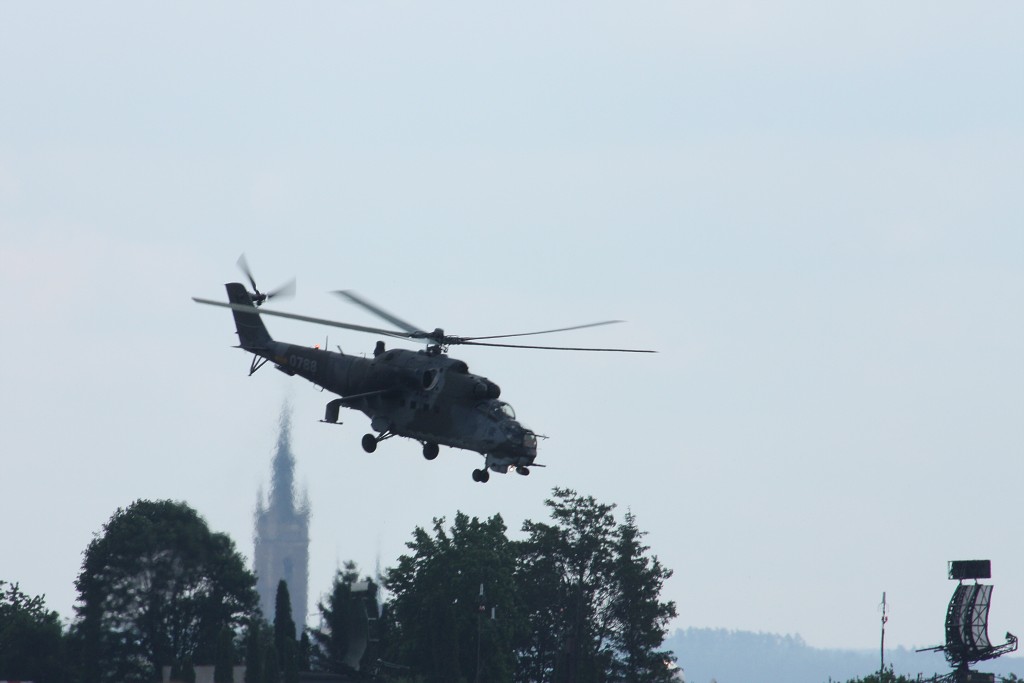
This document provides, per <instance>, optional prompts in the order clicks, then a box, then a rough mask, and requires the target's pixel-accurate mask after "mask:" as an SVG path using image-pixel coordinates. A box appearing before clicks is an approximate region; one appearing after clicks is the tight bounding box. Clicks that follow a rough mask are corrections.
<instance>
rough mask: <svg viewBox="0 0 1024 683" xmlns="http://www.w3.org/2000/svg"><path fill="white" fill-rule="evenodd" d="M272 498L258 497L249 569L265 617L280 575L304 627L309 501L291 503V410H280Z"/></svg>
mask: <svg viewBox="0 0 1024 683" xmlns="http://www.w3.org/2000/svg"><path fill="white" fill-rule="evenodd" d="M271 475H272V479H271V484H270V497H269V498H268V499H267V500H264V497H263V492H262V491H261V492H260V493H259V495H258V499H257V501H256V514H255V527H256V528H255V534H254V538H253V542H254V544H255V552H254V554H253V572H254V573H255V574H256V592H257V593H258V594H259V596H260V608H261V609H262V610H263V617H264V618H265V619H266V620H267V621H270V622H273V620H274V602H275V598H276V596H277V584H278V582H280V581H281V579H284V580H285V581H286V582H287V583H288V594H289V596H291V601H292V619H293V620H294V621H295V626H296V628H297V630H298V631H299V632H301V631H302V629H303V628H305V626H306V608H307V604H306V599H307V591H308V583H309V503H308V501H307V500H306V499H305V495H303V500H302V501H301V502H300V503H298V504H296V502H295V481H294V479H295V456H294V455H293V454H292V449H291V411H290V410H289V408H288V407H287V406H286V407H285V408H284V409H282V410H281V431H280V434H279V435H278V438H277V452H276V453H275V454H274V459H273V462H272V464H271Z"/></svg>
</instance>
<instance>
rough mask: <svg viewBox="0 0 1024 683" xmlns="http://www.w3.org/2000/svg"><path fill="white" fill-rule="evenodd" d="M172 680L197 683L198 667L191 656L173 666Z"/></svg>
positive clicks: (177, 682)
mask: <svg viewBox="0 0 1024 683" xmlns="http://www.w3.org/2000/svg"><path fill="white" fill-rule="evenodd" d="M171 680H172V681H174V682H175V683H196V668H195V666H194V665H193V664H192V658H191V657H186V658H185V660H184V661H182V662H175V663H174V665H173V666H171Z"/></svg>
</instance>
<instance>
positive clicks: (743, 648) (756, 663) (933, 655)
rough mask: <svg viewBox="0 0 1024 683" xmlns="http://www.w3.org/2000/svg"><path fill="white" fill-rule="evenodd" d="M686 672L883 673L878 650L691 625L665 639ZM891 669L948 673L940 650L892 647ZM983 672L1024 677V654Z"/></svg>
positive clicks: (810, 678)
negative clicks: (825, 645)
mask: <svg viewBox="0 0 1024 683" xmlns="http://www.w3.org/2000/svg"><path fill="white" fill-rule="evenodd" d="M665 647H666V648H667V649H671V650H672V651H673V652H674V653H675V655H676V657H677V658H678V661H679V666H681V667H682V668H683V671H684V672H685V675H686V683H710V681H711V680H712V679H714V680H715V681H717V683H828V682H829V680H831V681H834V682H839V683H845V681H848V680H850V679H851V678H859V677H862V676H866V675H868V674H870V673H873V672H875V671H878V664H879V652H878V651H877V650H824V649H818V648H814V647H811V646H809V645H807V643H805V642H804V640H803V638H801V637H800V636H798V635H793V636H790V635H785V636H781V635H777V634H774V633H752V632H749V631H727V630H725V629H708V628H689V629H686V630H682V629H679V630H676V632H675V633H674V634H672V635H671V636H669V638H668V639H667V640H666V641H665ZM885 663H886V667H887V668H888V665H889V664H890V663H891V664H892V665H893V669H894V670H895V672H896V673H897V674H903V675H905V676H912V677H915V678H916V677H917V675H918V674H922V677H923V678H928V677H930V676H932V675H934V674H936V673H948V672H949V666H948V665H947V664H946V660H945V658H944V657H943V656H942V653H939V652H921V653H918V652H914V651H913V650H907V649H906V648H896V649H892V650H888V649H887V650H886V652H885ZM977 669H978V670H979V671H990V672H994V673H996V674H1002V675H1006V674H1010V673H1013V674H1017V675H1018V676H1022V675H1024V658H1021V657H1002V658H1000V659H997V660H993V661H991V662H986V663H984V664H981V665H978V667H977Z"/></svg>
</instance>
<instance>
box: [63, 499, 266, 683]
mask: <svg viewBox="0 0 1024 683" xmlns="http://www.w3.org/2000/svg"><path fill="white" fill-rule="evenodd" d="M75 585H76V586H77V588H78V604H77V605H76V608H75V609H76V612H77V620H78V621H77V624H76V626H77V628H78V629H79V632H80V637H81V641H82V655H83V660H84V661H83V663H84V667H83V673H84V680H85V683H100V682H101V681H121V680H129V679H138V678H142V679H152V678H159V673H160V669H161V667H162V666H164V665H173V664H174V663H175V662H184V661H186V659H191V660H192V661H199V662H204V663H209V662H213V660H214V656H215V649H216V642H217V636H218V634H219V633H220V631H221V629H223V628H224V627H225V626H229V627H234V626H237V625H239V624H241V623H242V622H243V621H244V620H245V619H247V618H248V616H249V615H250V614H251V613H252V612H253V611H254V610H255V608H256V604H257V597H256V592H255V590H254V585H255V578H254V577H253V575H252V574H251V573H250V572H249V571H247V570H246V569H245V564H244V561H243V560H242V557H241V555H239V554H238V552H237V551H236V550H235V546H234V543H233V542H232V541H231V539H230V538H228V537H227V536H226V535H224V534H218V533H213V532H211V531H210V529H209V528H208V527H207V525H206V522H205V521H204V520H203V519H202V518H201V517H200V516H199V515H198V513H196V511H195V510H193V509H192V508H190V507H189V506H188V505H186V504H185V503H180V502H174V501H168V500H164V501H146V500H139V501H136V502H134V503H132V504H131V505H130V506H129V507H128V508H125V509H118V510H117V511H116V512H115V513H114V515H113V516H112V517H111V518H110V521H108V522H107V523H106V524H105V525H104V527H103V532H102V533H101V534H99V535H98V536H97V537H96V538H94V539H93V541H92V542H91V543H90V544H89V547H88V548H86V551H85V559H84V561H83V563H82V571H81V573H80V574H79V575H78V580H77V581H76V583H75Z"/></svg>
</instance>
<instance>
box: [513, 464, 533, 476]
mask: <svg viewBox="0 0 1024 683" xmlns="http://www.w3.org/2000/svg"><path fill="white" fill-rule="evenodd" d="M516 472H517V473H518V474H521V475H523V476H524V477H527V476H529V475H530V468H529V467H523V466H522V465H520V466H519V467H517V468H516Z"/></svg>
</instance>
